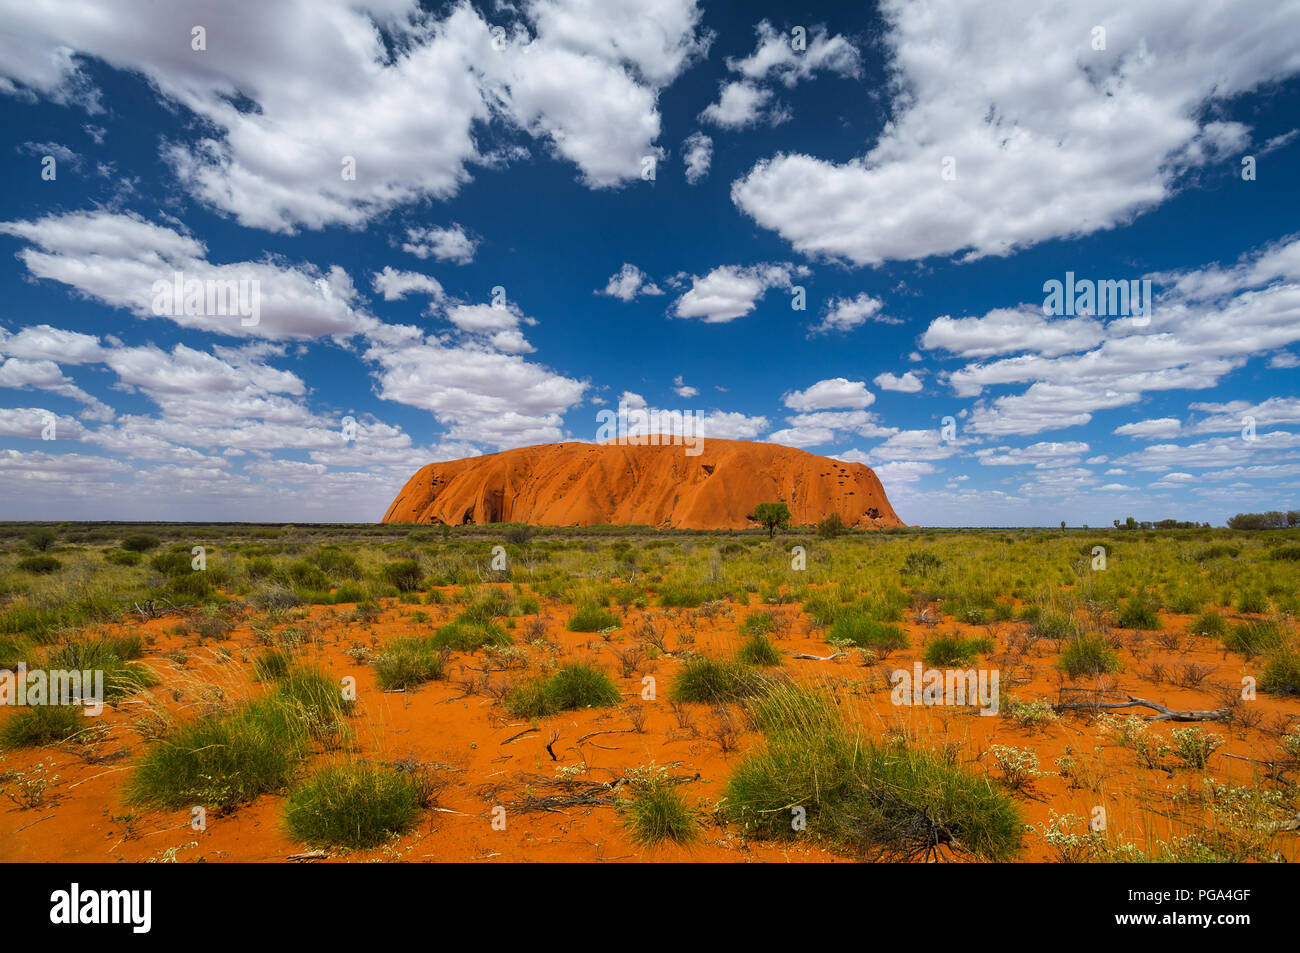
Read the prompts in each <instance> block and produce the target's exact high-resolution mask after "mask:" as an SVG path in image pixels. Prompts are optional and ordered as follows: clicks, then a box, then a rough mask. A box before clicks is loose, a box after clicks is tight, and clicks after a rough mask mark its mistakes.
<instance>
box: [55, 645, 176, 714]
mask: <svg viewBox="0 0 1300 953" xmlns="http://www.w3.org/2000/svg"><path fill="white" fill-rule="evenodd" d="M143 652H144V646H143V644H141V643H140V642H139V636H135V637H134V639H132V638H130V637H127V638H123V639H70V640H68V641H66V642H62V643H60V644H59V645H57V646H55V647H54V648H52V649H51V650H50V652H49V653H48V654H47V655H46V657H45V667H46V668H48V669H51V670H64V671H78V672H85V671H92V672H93V671H96V670H98V671H102V672H103V673H104V700H105V701H116V700H117V699H119V698H125V697H126V696H128V695H134V694H135V693H136V692H138V691H140V690H141V689H144V688H149V687H150V686H152V685H157V684H158V677H157V676H156V675H154V674H153V672H151V671H149V669H147V668H145V667H144V666H143V665H137V664H135V663H133V662H131V661H128V659H130V658H139V657H140V655H142V654H143Z"/></svg>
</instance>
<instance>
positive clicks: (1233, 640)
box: [1223, 621, 1286, 658]
mask: <svg viewBox="0 0 1300 953" xmlns="http://www.w3.org/2000/svg"><path fill="white" fill-rule="evenodd" d="M1285 643H1286V632H1285V631H1284V630H1283V629H1282V627H1281V626H1280V625H1278V624H1277V623H1276V622H1268V621H1260V622H1241V623H1238V624H1237V625H1234V626H1233V627H1232V629H1231V630H1230V631H1229V632H1227V633H1226V634H1225V635H1224V636H1223V644H1224V646H1226V647H1227V648H1229V649H1231V650H1232V651H1234V652H1240V653H1241V654H1242V655H1244V656H1246V657H1247V658H1254V657H1255V656H1256V655H1267V654H1268V653H1270V652H1275V651H1277V650H1278V649H1280V648H1282V646H1283V645H1285Z"/></svg>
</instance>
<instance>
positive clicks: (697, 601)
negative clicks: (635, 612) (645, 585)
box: [659, 579, 730, 609]
mask: <svg viewBox="0 0 1300 953" xmlns="http://www.w3.org/2000/svg"><path fill="white" fill-rule="evenodd" d="M729 595H730V593H729V592H728V591H727V590H726V588H725V587H723V586H719V585H713V584H704V583H690V582H683V581H681V580H676V579H669V580H667V581H665V582H664V584H663V585H662V586H660V587H659V604H660V605H661V606H665V607H668V608H678V609H697V608H699V607H700V606H702V605H704V603H706V602H712V601H713V600H714V599H725V598H727V597H728V596H729Z"/></svg>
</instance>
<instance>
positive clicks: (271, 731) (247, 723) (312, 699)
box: [126, 671, 352, 811]
mask: <svg viewBox="0 0 1300 953" xmlns="http://www.w3.org/2000/svg"><path fill="white" fill-rule="evenodd" d="M351 707H352V705H351V703H350V702H347V701H345V700H344V699H343V698H342V695H341V693H340V692H339V689H338V686H337V685H335V684H334V683H333V681H332V680H331V679H330V678H329V677H328V676H325V675H323V674H321V673H319V672H313V671H297V672H292V673H290V675H288V676H287V677H286V678H284V679H283V680H282V681H281V682H280V683H279V686H278V687H277V689H276V690H275V692H273V693H272V694H270V695H267V696H266V697H265V698H261V699H258V700H257V701H254V702H249V703H246V704H244V705H242V706H240V707H239V708H236V709H234V710H233V711H230V712H227V713H224V714H213V715H207V716H204V717H202V718H200V719H199V720H197V721H194V722H188V723H185V724H182V725H179V726H177V727H176V728H173V729H172V730H171V731H169V732H168V733H167V734H165V735H164V736H163V737H162V738H160V739H158V740H157V741H155V742H153V743H152V744H151V745H150V746H149V749H148V750H147V751H146V753H145V755H144V757H143V759H142V760H141V761H140V763H139V764H138V765H137V767H136V769H135V771H134V772H133V773H132V775H131V777H130V779H129V780H128V782H127V788H126V796H127V800H128V801H130V802H131V803H136V804H149V805H153V806H156V807H162V808H168V809H176V808H180V807H185V806H188V805H190V804H195V803H198V804H207V805H211V806H212V807H213V808H215V809H216V810H218V811H221V810H226V809H229V808H231V807H234V806H235V805H237V804H241V803H244V802H247V801H251V800H253V799H254V798H256V797H257V796H258V795H260V794H266V793H269V792H272V791H280V790H283V789H284V788H285V787H286V786H287V785H288V783H289V781H290V780H291V779H292V777H293V774H294V772H295V770H296V769H297V766H298V765H299V763H301V761H302V760H303V759H304V758H305V757H306V756H307V755H308V754H309V753H310V751H311V744H310V743H311V741H312V739H316V740H323V739H327V738H329V737H330V736H332V735H335V734H337V733H338V731H339V730H340V729H341V728H342V719H343V717H344V716H345V715H346V714H347V713H348V712H349V711H350V710H351Z"/></svg>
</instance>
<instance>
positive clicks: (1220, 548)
mask: <svg viewBox="0 0 1300 953" xmlns="http://www.w3.org/2000/svg"><path fill="white" fill-rule="evenodd" d="M1240 555H1241V547H1240V546H1230V545H1228V544H1227V543H1215V544H1214V545H1213V546H1207V547H1205V548H1204V549H1202V550H1201V551H1200V552H1198V553H1196V554H1195V555H1194V556H1193V557H1192V558H1193V559H1195V560H1196V561H1197V562H1198V563H1204V562H1209V561H1210V560H1212V559H1223V558H1225V557H1226V558H1230V559H1236V558H1237V557H1238V556H1240Z"/></svg>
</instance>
